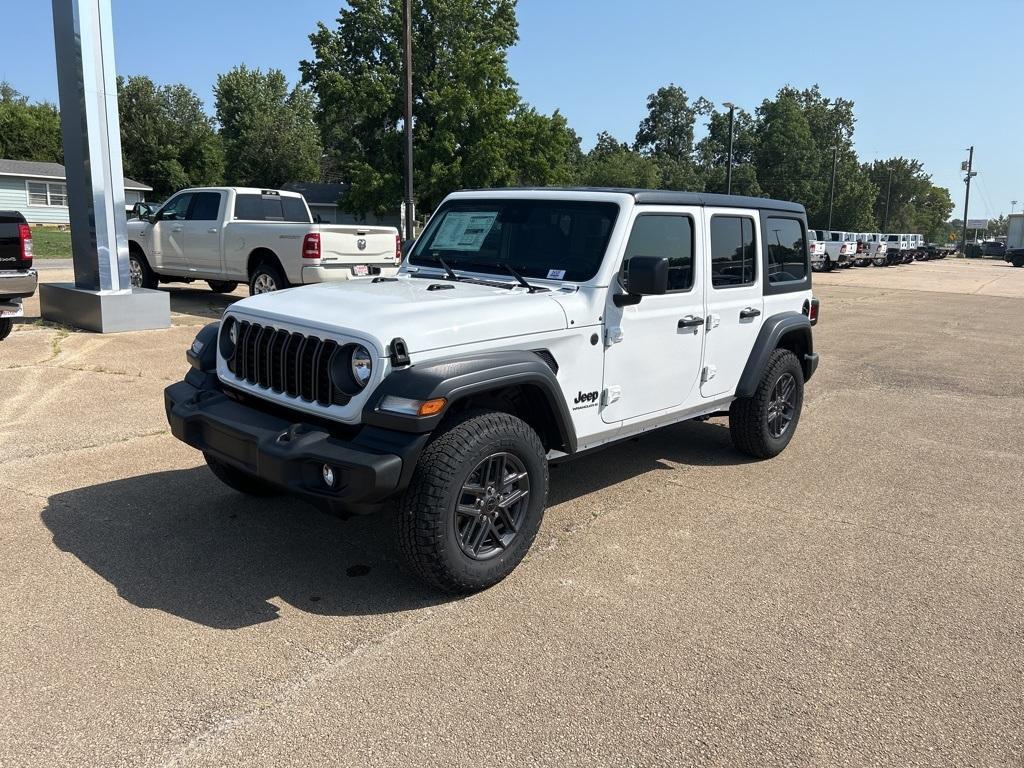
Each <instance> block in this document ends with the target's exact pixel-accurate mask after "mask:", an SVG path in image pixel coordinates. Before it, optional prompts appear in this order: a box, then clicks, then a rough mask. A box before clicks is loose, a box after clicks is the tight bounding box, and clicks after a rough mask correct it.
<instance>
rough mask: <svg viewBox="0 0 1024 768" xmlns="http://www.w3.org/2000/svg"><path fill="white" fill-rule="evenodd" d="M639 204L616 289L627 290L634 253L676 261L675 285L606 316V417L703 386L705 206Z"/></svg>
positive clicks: (675, 400) (648, 408)
mask: <svg viewBox="0 0 1024 768" xmlns="http://www.w3.org/2000/svg"><path fill="white" fill-rule="evenodd" d="M656 210H657V212H653V211H645V210H644V209H643V208H639V209H638V210H637V213H636V215H635V218H634V220H633V223H632V228H631V231H630V235H629V238H628V241H627V243H626V248H625V251H624V253H623V257H622V264H623V267H622V269H621V270H620V272H619V276H618V277H617V278H616V280H617V281H618V282H619V283H620V285H617V286H613V287H612V289H611V290H610V291H609V294H610V295H612V294H615V293H623V292H625V289H626V288H628V286H625V284H624V283H625V277H624V276H625V274H626V266H627V265H628V263H629V259H630V258H632V257H633V256H664V257H667V258H668V260H669V289H668V293H666V294H665V295H663V296H644V297H643V299H642V300H641V301H640V303H639V304H634V305H632V306H626V307H616V306H615V305H614V304H613V303H612V301H611V300H610V299H609V302H608V308H607V310H606V315H605V321H606V323H605V325H606V337H605V364H604V365H605V367H604V388H603V391H602V392H601V394H600V397H601V418H602V419H603V420H604V421H605V422H606V423H615V422H619V421H624V420H627V419H633V418H636V417H640V416H646V415H648V414H651V415H653V414H656V413H657V412H659V411H664V410H666V409H671V408H678V407H679V406H681V405H682V404H683V403H684V402H686V400H687V399H688V398H690V397H691V396H693V393H694V392H695V390H696V386H697V380H698V376H699V374H700V368H701V348H702V347H703V344H704V288H703V286H704V277H703V274H702V272H703V270H702V266H701V261H700V259H699V258H698V257H697V256H696V254H700V253H702V252H703V237H702V232H701V229H700V227H699V222H700V209H699V208H683V207H680V208H664V207H658V208H657V209H656Z"/></svg>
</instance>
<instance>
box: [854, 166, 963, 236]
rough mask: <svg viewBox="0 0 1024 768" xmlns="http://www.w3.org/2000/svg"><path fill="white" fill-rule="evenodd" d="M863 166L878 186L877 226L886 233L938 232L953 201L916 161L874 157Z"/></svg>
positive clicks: (876, 202) (875, 206)
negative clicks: (874, 158) (873, 159)
mask: <svg viewBox="0 0 1024 768" xmlns="http://www.w3.org/2000/svg"><path fill="white" fill-rule="evenodd" d="M865 168H866V169H867V172H868V174H869V175H870V176H871V179H872V181H874V183H875V186H876V187H877V188H878V194H877V195H876V197H875V203H874V211H875V219H876V220H877V221H878V225H879V227H881V228H885V229H886V230H887V231H889V232H920V233H922V234H925V233H932V234H936V235H937V234H940V233H941V230H942V225H943V223H944V222H945V221H946V220H947V219H948V218H949V215H950V214H951V213H952V212H953V201H952V198H950V195H949V190H948V189H945V188H941V187H936V186H935V185H934V184H932V181H931V176H929V175H928V174H927V173H925V171H924V166H923V164H922V163H921V162H920V161H919V160H914V159H913V158H906V157H891V158H889V159H888V160H875V161H874V162H873V163H871V165H870V166H865ZM890 178H891V181H892V183H891V187H890ZM887 198H888V226H886V224H885V222H886V199H887Z"/></svg>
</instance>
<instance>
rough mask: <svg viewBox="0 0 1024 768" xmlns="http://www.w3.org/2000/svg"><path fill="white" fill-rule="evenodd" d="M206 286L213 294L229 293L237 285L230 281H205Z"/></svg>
mask: <svg viewBox="0 0 1024 768" xmlns="http://www.w3.org/2000/svg"><path fill="white" fill-rule="evenodd" d="M206 284H207V285H209V286H210V290H211V291H213V292H214V293H231V292H232V291H233V290H235V288H237V287H238V283H235V282H231V281H230V280H207V281H206Z"/></svg>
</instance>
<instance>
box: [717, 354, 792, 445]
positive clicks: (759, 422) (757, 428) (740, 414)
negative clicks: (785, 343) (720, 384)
mask: <svg viewBox="0 0 1024 768" xmlns="http://www.w3.org/2000/svg"><path fill="white" fill-rule="evenodd" d="M790 367H795V368H796V372H798V373H797V383H798V385H799V386H800V387H802V386H803V369H802V368H801V367H800V361H799V360H797V357H796V355H794V354H793V353H792V352H791V351H790V350H788V349H776V350H775V351H774V352H772V354H771V357H769V358H768V364H767V365H766V366H765V370H764V373H763V374H762V376H761V380H760V381H759V382H758V384H757V389H756V390H755V392H754V394H753V395H752V396H750V397H740V398H737V399H736V400H734V401H733V403H732V406H730V408H729V434H730V436H731V437H732V443H733V445H734V446H735V447H736V449H737V450H739V451H740V452H741V453H745V454H747V455H748V456H752V457H753V458H755V459H770V458H772V457H773V456H777V455H778V454H779V453H781V451H782V450H783V449H784V448H785V445H783V447H782V449H778V448H776V446H774V445H772V443H771V442H770V439H769V437H768V434H767V432H766V428H765V425H764V423H763V417H762V414H763V413H764V412H765V411H766V410H767V408H768V400H769V399H770V398H771V393H772V387H773V385H774V383H775V380H776V379H777V378H778V377H779V376H781V375H782V373H783V371H784V370H785V369H786V368H790ZM802 405H803V396H802V394H801V396H800V406H801V407H802ZM800 410H801V408H799V407H798V408H797V412H796V416H795V420H794V423H793V424H792V426H791V427H790V432H789V434H790V437H791V436H792V434H793V432H795V431H796V427H797V422H798V421H799V419H800ZM786 444H787V445H788V440H787V442H786Z"/></svg>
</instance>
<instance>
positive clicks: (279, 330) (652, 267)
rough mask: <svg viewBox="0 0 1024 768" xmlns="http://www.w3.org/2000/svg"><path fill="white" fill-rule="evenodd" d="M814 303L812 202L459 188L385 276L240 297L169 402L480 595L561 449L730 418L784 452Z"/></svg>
mask: <svg viewBox="0 0 1024 768" xmlns="http://www.w3.org/2000/svg"><path fill="white" fill-rule="evenodd" d="M817 312H818V303H817V300H816V299H814V298H813V297H812V295H811V271H810V265H809V258H808V252H807V224H806V220H805V215H804V209H803V207H802V206H800V205H796V204H794V203H788V202H780V201H776V200H767V199H762V198H744V197H736V196H724V195H704V194H695V193H683V192H659V191H644V190H635V191H634V190H592V189H580V190H552V189H535V190H534V189H527V190H483V191H473V192H459V193H456V194H453V195H451V196H449V197H448V198H447V199H446V200H445V201H444V203H443V204H442V205H441V206H440V207H439V208H438V210H437V212H436V213H435V214H434V216H433V218H432V219H431V220H430V223H429V224H428V226H427V228H426V230H425V231H424V232H423V234H422V235H421V237H420V238H419V240H418V241H417V242H416V244H415V247H414V248H413V249H412V251H411V252H410V253H409V256H408V258H407V259H406V261H405V263H404V264H403V266H402V268H401V270H400V271H399V273H398V275H397V276H395V277H375V278H372V279H371V278H366V279H359V280H352V281H349V282H347V283H339V284H323V285H313V286H306V287H301V288H296V289H293V290H287V291H282V292H277V293H270V294H263V295H258V296H253V297H251V298H248V299H244V300H242V301H239V302H237V303H235V304H233V305H231V306H230V307H229V308H228V309H227V310H226V312H225V313H224V316H223V318H222V320H221V322H220V323H214V324H211V325H209V326H207V327H205V328H204V329H203V330H202V331H201V332H200V333H199V335H198V336H197V338H196V340H195V342H194V343H193V345H192V348H191V349H190V350H189V352H188V355H187V356H188V358H189V362H190V363H191V366H192V369H191V370H190V371H189V372H188V375H187V376H186V377H185V380H184V381H182V382H179V383H177V384H173V385H172V386H170V387H168V388H167V390H166V393H165V401H166V408H167V416H168V420H169V422H170V425H171V429H172V431H173V433H174V435H175V436H176V437H178V438H179V439H181V440H183V441H184V442H186V443H188V444H189V445H192V446H194V447H195V448H198V449H199V450H201V451H202V452H203V454H204V456H205V457H206V461H207V463H208V464H209V466H210V468H211V469H212V470H213V472H214V474H215V475H216V476H217V477H219V478H220V479H221V480H223V481H224V482H225V483H227V484H228V485H229V486H231V487H232V488H234V489H237V490H239V491H242V492H245V493H251V494H258V495H264V494H272V493H275V492H278V491H288V492H291V493H294V494H298V495H300V496H302V497H304V498H306V499H307V500H310V501H312V502H314V503H317V504H318V505H319V506H321V507H324V508H326V509H329V510H343V511H355V512H362V511H370V510H373V509H378V508H380V507H381V506H382V503H383V502H385V501H386V500H388V499H392V498H394V499H396V500H397V506H398V540H399V543H400V548H401V549H402V551H403V553H404V555H405V557H406V558H407V560H408V561H409V563H410V564H411V566H412V568H413V569H414V570H415V571H416V572H418V573H419V574H420V575H421V576H422V577H423V578H425V579H426V580H427V581H429V582H431V583H432V584H434V585H436V586H437V587H440V588H443V589H445V590H449V591H453V592H468V591H473V590H478V589H481V588H484V587H487V586H489V585H492V584H494V583H496V582H498V581H500V580H501V579H502V578H504V577H505V576H506V575H508V573H509V572H511V571H512V569H513V568H515V566H516V565H517V564H518V563H519V562H520V560H522V558H523V556H524V555H525V554H526V552H527V550H528V549H529V547H530V544H531V542H532V541H533V539H534V536H535V535H536V534H537V530H538V528H539V527H540V523H541V518H542V516H543V513H544V506H545V502H546V497H547V492H548V462H549V461H554V460H560V459H565V458H567V457H571V456H573V455H575V454H579V453H581V452H582V451H586V450H589V449H592V448H596V447H598V446H601V445H605V444H607V443H611V442H614V441H617V440H622V439H623V438H628V437H630V436H634V435H637V434H639V433H641V432H645V431H648V430H651V429H655V428H657V427H662V426H665V425H667V424H673V423H675V422H679V421H683V420H685V419H695V418H706V417H708V416H712V415H718V414H722V415H724V414H728V416H729V427H730V431H731V434H732V438H733V442H734V443H735V445H736V447H737V449H739V450H740V451H742V452H743V453H746V454H748V455H750V456H753V457H756V458H761V459H764V458H769V457H772V456H775V455H776V454H778V453H779V452H781V451H782V450H783V449H784V448H785V447H786V445H787V444H788V443H789V441H790V439H791V438H792V437H793V433H794V431H795V430H796V427H797V423H798V421H799V419H800V411H801V406H802V403H803V388H804V382H805V381H807V380H808V379H809V378H810V377H811V376H812V374H813V373H814V371H815V368H816V367H817V363H818V356H817V355H816V354H815V352H814V349H813V344H812V339H811V326H812V325H814V323H815V322H816V320H817Z"/></svg>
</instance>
